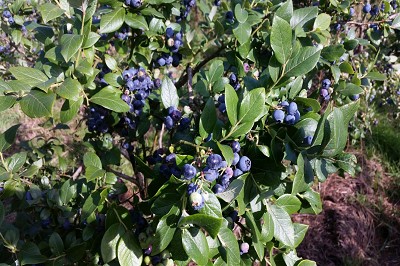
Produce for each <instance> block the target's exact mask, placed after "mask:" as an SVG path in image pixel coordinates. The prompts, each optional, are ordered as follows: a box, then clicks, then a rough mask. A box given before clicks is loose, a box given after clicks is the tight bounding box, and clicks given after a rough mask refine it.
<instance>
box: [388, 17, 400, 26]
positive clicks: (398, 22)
mask: <svg viewBox="0 0 400 266" xmlns="http://www.w3.org/2000/svg"><path fill="white" fill-rule="evenodd" d="M390 27H391V28H393V29H399V28H400V15H399V14H397V16H396V17H395V18H394V19H393V22H392V25H391V26H390Z"/></svg>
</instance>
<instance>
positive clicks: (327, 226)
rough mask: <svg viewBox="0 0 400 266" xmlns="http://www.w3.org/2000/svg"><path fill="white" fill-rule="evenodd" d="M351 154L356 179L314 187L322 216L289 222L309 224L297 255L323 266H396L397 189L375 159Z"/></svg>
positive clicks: (334, 179)
mask: <svg viewBox="0 0 400 266" xmlns="http://www.w3.org/2000/svg"><path fill="white" fill-rule="evenodd" d="M354 153H355V154H356V156H357V158H358V162H359V164H360V165H361V167H362V171H361V172H360V173H358V175H357V176H356V177H351V176H348V175H345V176H344V177H341V176H338V175H332V176H330V177H329V178H328V180H327V181H326V182H325V183H322V184H321V185H320V186H319V187H318V188H317V190H319V192H320V194H321V200H322V202H323V211H322V213H320V214H319V215H305V214H298V215H295V216H294V217H293V218H294V221H296V222H301V223H305V224H308V225H309V229H308V232H307V234H306V237H305V239H304V241H303V242H302V244H301V245H300V246H299V247H298V250H297V251H298V255H299V256H300V257H303V258H308V259H312V260H314V261H316V262H317V264H318V265H322V266H331V265H352V266H353V265H363V266H364V265H366V266H369V265H371V266H374V265H381V266H382V265H400V197H399V196H398V195H399V188H400V184H396V183H394V182H395V181H396V179H395V178H394V177H393V176H390V175H389V174H388V173H386V172H385V169H384V168H383V167H382V165H381V164H380V163H379V162H378V161H377V160H375V159H370V160H369V159H366V158H365V156H363V155H362V154H357V153H356V152H354ZM397 180H400V179H399V178H397Z"/></svg>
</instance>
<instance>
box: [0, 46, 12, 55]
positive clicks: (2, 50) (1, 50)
mask: <svg viewBox="0 0 400 266" xmlns="http://www.w3.org/2000/svg"><path fill="white" fill-rule="evenodd" d="M9 49H10V45H7V46H2V45H0V54H8V53H9Z"/></svg>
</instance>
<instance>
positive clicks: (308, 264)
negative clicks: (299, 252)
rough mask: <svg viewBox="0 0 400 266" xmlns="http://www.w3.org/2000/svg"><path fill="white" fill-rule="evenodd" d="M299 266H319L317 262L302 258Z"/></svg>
mask: <svg viewBox="0 0 400 266" xmlns="http://www.w3.org/2000/svg"><path fill="white" fill-rule="evenodd" d="M297 266H317V263H316V262H315V261H311V260H302V261H301V262H300V263H299V264H297Z"/></svg>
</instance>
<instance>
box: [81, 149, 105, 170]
mask: <svg viewBox="0 0 400 266" xmlns="http://www.w3.org/2000/svg"><path fill="white" fill-rule="evenodd" d="M83 164H84V165H85V167H89V166H94V167H96V168H102V165H101V160H100V158H99V156H97V155H96V153H94V152H87V153H85V155H84V156H83Z"/></svg>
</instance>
